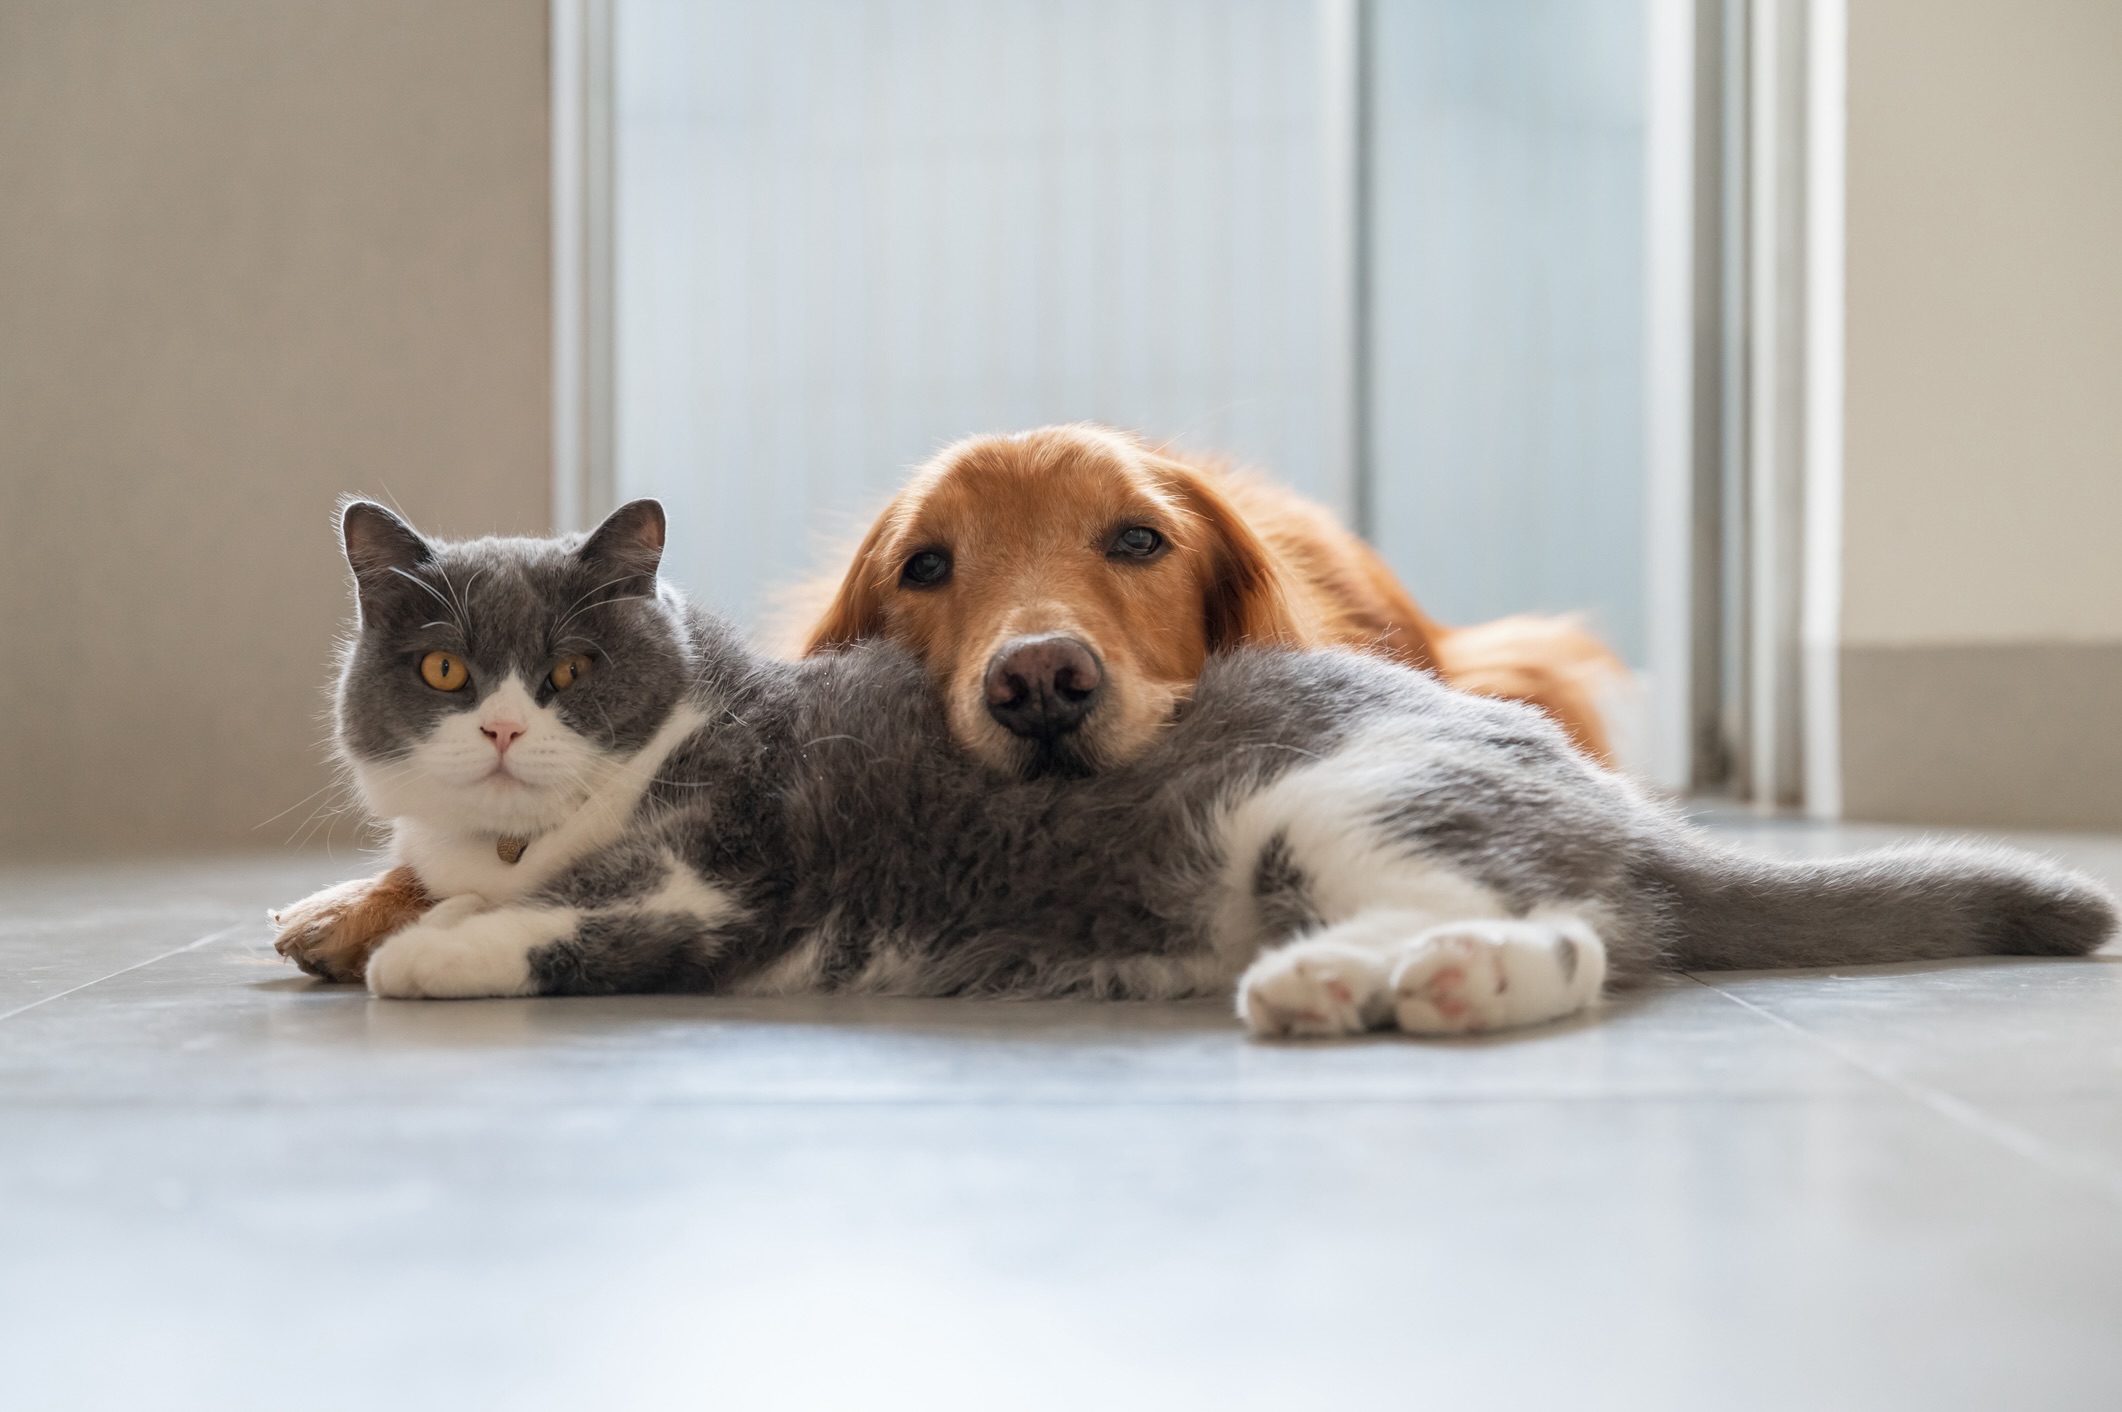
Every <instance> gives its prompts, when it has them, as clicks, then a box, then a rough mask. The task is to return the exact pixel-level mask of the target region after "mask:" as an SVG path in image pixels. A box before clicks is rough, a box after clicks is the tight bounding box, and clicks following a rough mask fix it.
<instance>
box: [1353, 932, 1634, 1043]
mask: <svg viewBox="0 0 2122 1412" xmlns="http://www.w3.org/2000/svg"><path fill="white" fill-rule="evenodd" d="M1605 981H1606V949H1605V947H1604V946H1603V945H1602V944H1601V943H1600V941H1599V938H1598V936H1597V934H1596V933H1595V932H1593V931H1592V929H1591V928H1590V927H1588V926H1586V925H1585V924H1584V923H1582V922H1580V921H1577V920H1575V919H1573V918H1569V919H1558V920H1526V921H1490V920H1483V921H1467V922H1453V923H1450V924H1448V925H1445V926H1440V927H1432V928H1431V929H1430V930H1428V931H1426V932H1424V933H1422V935H1420V936H1418V937H1416V938H1414V939H1413V940H1412V941H1409V942H1407V943H1406V944H1405V946H1404V948H1403V949H1402V951H1401V954H1400V955H1399V957H1398V959H1397V960H1396V961H1395V962H1394V964H1393V968H1392V981H1391V992H1392V1012H1393V1020H1394V1022H1395V1023H1396V1024H1398V1025H1399V1027H1400V1028H1401V1029H1402V1030H1403V1031H1405V1032H1406V1033H1408V1034H1419V1035H1454V1034H1473V1033H1478V1032H1481V1031H1484V1030H1499V1029H1514V1028H1518V1027H1520V1026H1525V1025H1540V1024H1545V1023H1547V1022H1548V1021H1550V1020H1559V1019H1562V1018H1563V1017H1564V1016H1567V1015H1574V1014H1576V1013H1577V1012H1578V1011H1579V1010H1582V1009H1583V1008H1584V1007H1585V1006H1586V1005H1589V1004H1590V1003H1591V1002H1592V1001H1593V1000H1594V999H1595V998H1596V997H1597V996H1598V994H1599V990H1600V987H1601V986H1603V985H1604V984H1605Z"/></svg>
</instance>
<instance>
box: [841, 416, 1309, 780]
mask: <svg viewBox="0 0 2122 1412" xmlns="http://www.w3.org/2000/svg"><path fill="white" fill-rule="evenodd" d="M1294 613H1295V610H1294V608H1293V607H1292V601H1291V597H1290V595H1289V593H1288V592H1287V591H1286V588H1285V585H1284V583H1283V580H1282V576H1281V573H1280V571H1279V570H1278V569H1277V567H1276V565H1275V561H1274V559H1273V558H1272V557H1271V556H1270V554H1269V553H1268V551H1267V549H1266V548H1265V547H1264V546H1263V545H1262V544H1261V542H1260V540H1259V538H1258V537H1257V536H1255V534H1254V533H1253V531H1252V530H1251V529H1250V528H1248V527H1247V525H1246V523H1245V521H1244V519H1243V518H1242V517H1241V516H1240V515H1239V514H1238V512H1237V510H1236V509H1235V508H1234V507H1233V506H1232V505H1231V504H1230V502H1229V501H1228V500H1227V499H1226V498H1225V497H1224V495H1223V494H1222V493H1221V492H1220V491H1219V489H1218V488H1217V486H1216V484H1215V482H1214V480H1213V478H1212V477H1210V476H1208V475H1206V474H1204V473H1203V472H1201V471H1200V470H1198V469H1196V468H1194V467H1192V466H1189V465H1186V464H1184V463H1183V462H1180V461H1176V460H1173V459H1172V458H1170V457H1167V456H1162V455H1159V454H1158V453H1157V452H1155V451H1153V450H1151V449H1150V448H1149V447H1147V446H1145V445H1143V444H1142V443H1141V442H1139V441H1137V440H1136V439H1134V438H1133V437H1129V436H1125V435H1122V434H1120V433H1117V432H1112V431H1108V430H1105V429H1103V428H1099V427H1088V426H1066V427H1048V428H1044V429H1042V430H1039V431H1034V432H1027V433H1024V434H1022V435H1019V436H1008V437H1001V436H995V437H979V438H975V439H973V440H969V441H962V442H959V443H958V444H957V445H955V446H951V447H948V448H946V449H945V450H944V451H943V452H941V453H940V454H938V455H937V456H936V457H935V458H934V459H933V460H931V461H930V462H928V464H926V465H925V466H923V467H922V468H921V469H920V470H919V471H918V472H916V474H915V475H914V477H913V479H912V481H911V482H910V483H909V484H908V485H907V487H906V489H904V490H903V491H901V492H900V493H899V495H898V497H897V498H896V499H894V500H893V502H892V503H891V505H890V506H889V507H888V508H887V509H886V510H885V512H884V513H883V515H881V516H880V517H879V518H878V520H877V523H876V524H875V525H874V526H872V527H871V529H870V532H869V535H868V537H867V538H865V539H864V540H863V541H862V545H861V547H860V548H859V549H858V550H857V551H856V553H855V559H854V563H853V564H852V565H850V566H849V568H848V571H847V576H846V578H845V579H844V580H842V582H841V584H840V587H839V590H838V592H837V593H836V594H835V596H834V598H833V601H832V604H831V606H830V607H829V608H828V609H827V611H826V613H825V615H824V617H823V618H822V619H821V620H820V621H819V622H818V624H817V625H816V626H815V627H814V628H813V629H812V630H811V633H810V636H809V639H808V641H807V642H806V644H805V650H806V652H819V651H829V650H831V649H833V648H836V647H840V646H844V645H846V644H848V643H851V642H854V641H857V640H859V639H862V638H867V637H876V636H884V637H889V638H891V639H893V640H894V641H897V642H899V643H901V644H903V645H905V646H906V647H908V648H909V649H911V650H912V651H913V652H914V653H916V654H917V655H918V656H920V657H921V659H922V660H923V661H924V662H926V663H927V664H928V667H929V670H930V672H931V673H932V674H933V675H934V677H935V679H936V682H937V684H938V686H939V687H940V689H941V690H942V691H943V693H944V697H945V700H946V702H947V704H948V708H949V713H950V724H951V731H952V733H953V734H954V735H955V736H956V737H957V739H958V742H959V744H961V745H962V746H963V747H964V748H965V749H967V750H969V751H971V752H972V753H973V754H974V755H976V756H978V757H979V758H980V759H982V760H985V761H986V762H988V763H989V764H991V765H993V766H995V767H996V768H997V769H1001V770H1005V771H1008V772H1011V773H1014V774H1021V775H1038V774H1046V773H1062V774H1082V773H1088V772H1091V771H1094V770H1098V769H1101V768H1105V767H1108V766H1112V765H1117V764H1120V763H1123V762H1125V761H1127V760H1130V759H1132V758H1134V757H1135V756H1136V755H1139V754H1140V753H1141V752H1142V751H1143V750H1144V749H1145V748H1146V747H1147V746H1148V745H1149V743H1150V741H1151V740H1152V739H1154V738H1155V736H1156V733H1157V731H1158V730H1159V729H1160V728H1161V727H1162V726H1163V725H1164V724H1165V723H1167V722H1168V721H1170V720H1171V719H1172V716H1173V714H1174V713H1175V712H1176V711H1177V710H1178V708H1179V706H1180V705H1181V703H1183V702H1184V701H1185V700H1186V698H1187V696H1188V695H1189V693H1190V692H1191V691H1192V689H1193V685H1194V679H1195V678H1196V677H1197V676H1199V674H1200V671H1201V667H1202V664H1203V662H1204V661H1205V660H1206V658H1207V656H1208V654H1209V653H1211V652H1214V651H1217V650H1220V649H1222V648H1226V647H1235V646H1237V645H1239V644H1241V643H1262V644H1297V643H1301V642H1302V641H1304V640H1305V639H1306V636H1307V635H1306V634H1305V633H1304V631H1303V630H1302V628H1301V626H1300V625H1299V624H1298V623H1297V621H1296V620H1295V616H1294Z"/></svg>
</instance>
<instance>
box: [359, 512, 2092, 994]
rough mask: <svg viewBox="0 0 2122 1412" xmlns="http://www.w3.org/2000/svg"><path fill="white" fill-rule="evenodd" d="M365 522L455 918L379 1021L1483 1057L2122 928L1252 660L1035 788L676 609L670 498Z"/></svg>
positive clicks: (1390, 686)
mask: <svg viewBox="0 0 2122 1412" xmlns="http://www.w3.org/2000/svg"><path fill="white" fill-rule="evenodd" d="M342 524H343V532H344V539H345V548H346V553H347V558H348V560H349V561H350V563H351V564H352V566H353V570H354V575H355V581H356V586H357V595H358V599H359V628H358V631H357V632H356V634H355V635H354V637H353V638H352V640H351V642H350V644H349V646H348V649H347V652H346V656H345V661H344V667H343V672H342V676H341V680H340V683H339V695H338V732H339V743H340V748H341V750H342V752H343V755H344V758H345V759H346V761H347V763H348V764H349V765H350V766H351V768H352V772H353V774H354V777H355V779H356V780H357V782H358V784H359V788H360V790H361V792H362V794H363V795H364V796H365V798H366V801H367V803H368V805H369V806H370V808H371V809H372V810H374V812H375V813H376V814H378V815H379V816H381V817H383V818H385V819H388V820H389V821H390V823H391V827H392V831H393V843H394V847H395V851H396V853H397V855H398V858H399V861H400V862H402V863H405V864H408V865H410V866H411V867H412V868H414V869H415V870H416V871H417V872H418V874H419V876H420V878H421V880H422V882H423V883H424V884H425V885H426V886H427V888H428V889H429V891H431V892H432V893H434V894H435V895H436V896H437V897H439V898H441V899H443V900H442V901H441V902H440V903H439V905H437V906H436V907H435V909H434V910H433V911H432V912H431V913H429V914H428V915H427V916H426V917H425V918H424V919H423V920H421V921H419V922H417V923H415V924H414V925H412V926H410V927H408V928H406V929H405V930H403V931H400V932H398V933H397V934H396V935H394V936H392V937H391V938H390V939H389V940H387V941H386V942H384V944H383V945H382V946H381V948H380V949H379V950H378V951H377V952H376V953H375V955H374V956H373V957H372V958H371V959H370V962H369V966H368V984H369V987H370V989H371V990H372V991H373V992H374V993H375V994H377V995H381V996H404V997H415V996H433V997H453V996H491V995H540V994H554V995H557V994H596V993H608V992H614V991H652V990H695V991H712V992H735V993H747V994H760V993H786V992H797V991H814V990H843V991H864V992H884V993H892V994H902V995H955V994H983V995H1007V996H1058V995H1083V996H1107V997H1151V998H1161V997H1174V996H1184V995H1198V994H1202V993H1211V992H1215V991H1218V990H1224V989H1226V988H1228V987H1231V986H1233V985H1235V986H1236V989H1237V997H1238V1006H1237V1008H1238V1014H1239V1016H1240V1017H1241V1018H1242V1019H1243V1020H1244V1021H1245V1022H1246V1023H1247V1024H1248V1025H1249V1026H1251V1027H1252V1029H1254V1030H1255V1031H1257V1032H1259V1033H1263V1034H1295V1035H1333V1034H1347V1033H1353V1032H1356V1031H1360V1030H1365V1029H1371V1028H1379V1027H1386V1026H1392V1025H1397V1026H1398V1027H1399V1028H1401V1029H1403V1030H1407V1031H1410V1032H1414V1033H1418V1034H1448V1033H1458V1032H1462V1031H1468V1030H1475V1029H1498V1028H1503V1027H1508V1026H1516V1025H1529V1024H1537V1023H1540V1022H1543V1021H1548V1020H1553V1019H1557V1018H1559V1017H1561V1016H1565V1015H1569V1014H1572V1013H1574V1012H1576V1011H1578V1010H1580V1009H1582V1008H1584V1007H1585V1006H1586V1005H1588V1004H1590V1003H1592V1002H1593V1001H1595V999H1596V998H1597V997H1598V995H1599V994H1600V992H1601V990H1602V988H1603V987H1605V986H1608V985H1616V984H1626V983H1627V982H1630V981H1634V980H1639V979H1641V978H1643V977H1646V976H1648V975H1650V974H1652V973H1655V972H1658V971H1666V970H1673V969H1677V968H1682V967H1689V968H1734V967H1739V968H1752V967H1779V966H1809V965H1822V964H1837V965H1839V964H1850V963H1862V962H1880V961H1907V960H1918V959H1930V958H1938V957H1949V956H1966V955H1975V954H1981V953H1989V952H2003V953H2023V954H2032V955H2075V954H2079V953H2083V952H2086V951H2090V950H2092V949H2093V948H2094V947H2096V946H2098V945H2100V944H2101V943H2102V942H2103V941H2105V940H2106V939H2107V938H2108V937H2109V936H2110V935H2112V934H2113V931H2114V928H2115V921H2116V911H2115V906H2114V902H2113V900H2112V899H2111V898H2110V897H2109V896H2108V895H2107V894H2106V893H2105V892H2104V891H2103V890H2102V889H2101V888H2100V887H2099V886H2098V885H2097V884H2095V883H2093V882H2091V881H2089V880H2088V879H2085V878H2083V877H2080V876H2077V875H2075V874H2072V873H2068V872H2065V871H2063V870H2061V869H2059V868H2056V867H2054V866H2051V865H2049V864H2047V863H2044V862H2042V861H2041V860H2039V859H2036V858H2033V857H2030V856H2027V855H2024V854H2018V853H2012V852H2006V851H2002V850H1988V849H1982V850H1977V849H1969V848H1923V849H1908V850H1901V851H1896V852H1888V853H1880V854H1874V855H1871V856H1868V857H1863V858H1857V859H1851V860H1848V861H1844V862H1836V863H1807V864H1786V863H1770V862H1761V861H1755V860H1752V859H1747V858H1742V857H1739V856H1736V855H1733V854H1731V853H1728V852H1725V851H1723V850H1720V849H1719V848H1717V847H1715V846H1713V845H1712V844H1711V843H1710V842H1708V841H1707V840H1706V839H1705V838H1703V837H1702V836H1701V835H1700V834H1699V833H1697V832H1696V831H1694V830H1693V829H1691V828H1690V827H1689V826H1687V825H1686V824H1684V823H1682V822H1681V821H1679V820H1678V819H1677V818H1676V817H1675V816H1674V815H1673V814H1672V813H1671V812H1670V811H1668V810H1666V809H1665V808H1663V807H1661V806H1658V805H1656V804H1653V803H1652V802H1650V801H1649V800H1647V799H1646V798H1644V797H1643V796H1642V795H1641V794H1640V793H1638V792H1637V790H1636V789H1635V788H1634V787H1633V786H1631V785H1630V784H1628V783H1627V782H1626V781H1625V780H1623V779H1621V778H1620V777H1618V776H1616V775H1613V774H1610V773H1607V772H1606V771H1603V770H1601V769H1599V768H1597V767H1596V766H1594V765H1592V764H1591V763H1589V762H1588V761H1587V760H1585V759H1584V757H1582V756H1580V755H1579V754H1577V753H1576V752H1575V751H1573V750H1572V749H1570V747H1569V746H1568V745H1567V743H1566V742H1565V740H1564V738H1563V736H1562V735H1561V733H1560V732H1559V731H1558V730H1556V729H1555V728H1553V727H1552V726H1550V725H1549V724H1548V723H1547V721H1546V720H1545V718H1544V717H1542V716H1541V715H1539V714H1538V713H1537V712H1535V711H1533V710H1532V709H1530V708H1527V707H1523V706H1518V705H1514V704H1510V703H1506V702H1500V701H1493V700H1483V699H1478V698H1474V697H1469V696H1463V695H1460V694H1458V693H1455V692H1451V691H1448V690H1446V689H1444V688H1443V687H1441V686H1439V685H1437V684H1436V683H1435V682H1434V681H1432V680H1431V679H1429V678H1428V677H1426V676H1422V675H1420V674H1417V673H1414V672H1410V671H1407V670H1404V669H1402V668H1399V667H1395V666H1393V665H1390V664H1388V663H1385V662H1382V661H1378V660H1373V659H1370V658H1365V657H1359V656H1355V655H1351V654H1347V653H1340V652H1317V653H1294V652H1285V651H1264V650H1262V651H1254V650H1246V651H1239V652H1235V653H1232V654H1229V655H1227V656H1225V657H1222V658H1219V659H1217V660H1215V661H1213V662H1212V663H1211V664H1210V665H1209V667H1208V669H1207V671H1206V672H1205V673H1204V675H1203V676H1202V678H1201V681H1200V684H1199V687H1198V689H1197V691H1196V693H1195V695H1194V697H1193V699H1192V701H1191V703H1190V704H1189V706H1188V707H1187V709H1186V710H1185V711H1184V712H1183V714H1182V715H1181V717H1180V718H1179V719H1178V720H1177V721H1175V722H1174V724H1173V725H1172V726H1171V727H1170V728H1169V729H1167V730H1165V731H1164V732H1163V734H1162V736H1161V738H1160V739H1159V741H1158V742H1157V743H1156V744H1155V745H1154V746H1152V747H1151V748H1150V749H1149V750H1148V751H1147V752H1146V753H1145V754H1143V755H1142V756H1141V757H1140V758H1139V759H1137V760H1135V761H1133V762H1132V763H1130V764H1128V765H1126V766H1124V767H1122V768H1119V769H1115V770H1111V771H1108V772H1105V773H1102V774H1099V775H1096V776H1094V777H1091V778H1088V779H1068V780H1059V779H1034V780H1020V779H1012V778H1003V777H1000V776H998V775H996V774H994V773H992V772H991V771H989V770H988V769H987V768H986V767H985V766H983V765H981V764H979V763H978V762H976V761H974V760H972V759H971V758H969V757H967V756H966V755H965V754H964V753H963V752H961V751H960V750H958V749H957V748H956V747H955V746H954V745H953V744H952V741H951V737H950V734H949V731H948V729H947V727H946V724H945V720H944V715H943V710H942V707H941V705H940V704H939V702H938V700H937V697H936V693H935V691H934V690H933V688H932V687H931V685H930V683H929V682H928V680H927V679H926V677H925V675H924V674H923V672H922V670H921V669H920V668H919V667H918V666H917V665H916V664H915V663H914V662H913V661H912V660H911V659H910V658H909V657H908V656H906V655H905V654H904V653H902V652H901V651H899V650H898V649H896V648H894V647H892V646H890V645H887V644H882V643H877V644H869V645H864V646H859V647H856V648H854V649H852V650H849V651H846V652H843V653H840V654H838V655H834V656H829V657H822V658H813V659H810V660H806V661H800V662H781V661H773V660H769V659H765V658H762V657H760V656H758V655H756V654H755V653H753V652H752V651H751V650H749V649H748V648H747V647H746V646H744V645H743V644H742V642H741V641H740V640H739V638H738V637H737V636H736V634H735V633H734V632H733V631H732V630H731V629H730V628H729V627H727V626H726V625H725V624H723V623H721V622H720V621H718V620H716V619H715V618H713V617H712V616H710V615H708V614H707V613H705V612H702V611H700V610H699V609H697V608H694V607H691V606H689V605H688V604H686V603H685V602H684V601H683V600H682V599H681V598H680V597H679V596H678V594H677V593H676V592H674V591H673V590H672V589H671V588H670V587H669V586H668V585H663V584H659V582H658V580H657V566H658V562H659V558H660V555H661V552H662V547H663V535H664V524H663V515H662V511H661V510H660V508H658V507H657V506H656V505H655V503H654V502H652V501H636V502H635V503H633V504H630V505H628V506H626V507H624V508H622V509H621V510H619V511H618V512H617V513H615V514H614V515H613V516H612V517H611V518H610V519H608V520H607V521H606V522H605V523H604V524H603V525H602V526H601V527H599V528H598V529H597V530H596V531H595V532H594V533H592V534H590V535H588V536H575V537H571V538H565V539H552V540H528V539H483V540H478V541H474V542H469V543H440V542H434V541H430V540H427V539H424V538H422V537H421V536H420V535H419V534H418V533H416V532H415V531H414V530H413V529H412V528H411V527H410V526H408V525H406V524H405V523H404V522H403V521H401V520H399V519H398V518H397V517H396V516H394V515H392V514H391V513H390V512H389V511H387V510H384V509H383V508H382V507H380V506H377V505H373V504H369V503H365V502H353V503H350V504H348V505H347V506H346V507H345V510H344V514H343V521H342Z"/></svg>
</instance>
